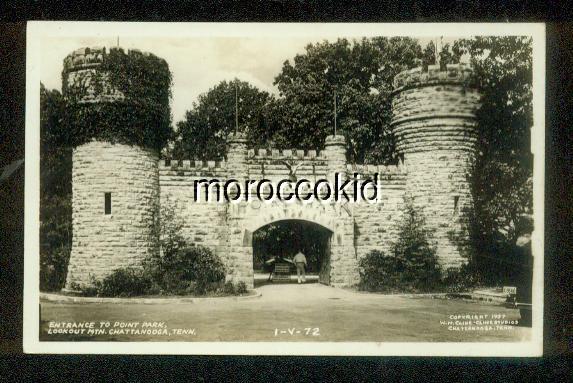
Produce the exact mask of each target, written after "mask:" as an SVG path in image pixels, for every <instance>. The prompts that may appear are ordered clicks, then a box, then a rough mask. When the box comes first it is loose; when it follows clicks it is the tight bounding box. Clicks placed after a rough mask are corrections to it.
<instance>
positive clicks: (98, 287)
mask: <svg viewBox="0 0 573 383" xmlns="http://www.w3.org/2000/svg"><path fill="white" fill-rule="evenodd" d="M93 285H94V286H93V288H91V289H89V288H88V289H83V292H84V294H89V293H91V295H93V289H95V291H96V292H97V295H99V296H102V297H132V296H137V295H146V294H148V293H149V291H150V289H151V288H152V286H153V281H152V280H151V278H150V277H149V275H147V274H146V273H145V272H144V271H143V270H142V269H141V268H134V267H126V268H121V269H116V270H114V271H113V272H112V273H111V274H110V275H108V276H107V277H105V278H104V279H103V280H102V281H94V282H93Z"/></svg>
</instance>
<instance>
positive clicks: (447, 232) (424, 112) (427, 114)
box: [392, 64, 480, 270]
mask: <svg viewBox="0 0 573 383" xmlns="http://www.w3.org/2000/svg"><path fill="white" fill-rule="evenodd" d="M471 74H472V72H471V69H470V68H469V67H467V66H466V65H463V64H452V65H448V66H447V70H446V71H440V67H439V66H438V65H430V66H429V67H428V70H427V71H423V70H422V69H421V68H414V69H411V70H408V71H405V72H402V73H400V74H398V75H397V76H396V78H395V79H394V88H395V90H394V98H393V103H392V108H393V120H392V127H393V130H394V134H395V136H396V142H397V149H398V151H399V152H400V153H401V154H402V155H403V156H404V157H403V159H404V164H405V165H406V168H407V169H408V175H407V180H406V196H407V197H410V198H412V202H413V205H414V207H415V208H417V209H420V211H421V212H423V215H424V216H425V218H426V223H427V226H428V227H429V228H431V229H433V230H434V238H435V239H436V241H437V255H438V261H439V263H440V265H441V267H442V269H443V270H446V269H448V268H450V267H454V268H457V267H459V266H461V265H462V264H464V263H466V262H467V261H466V259H465V258H464V257H463V255H462V249H463V245H464V244H465V243H466V241H467V239H468V233H467V229H466V228H465V225H464V221H466V220H467V215H466V214H465V212H466V211H467V209H471V208H472V205H473V204H472V198H471V194H470V186H469V180H468V177H469V175H470V171H471V167H472V163H473V160H474V157H475V150H476V141H477V127H476V117H475V112H476V110H477V108H478V107H479V102H480V94H479V93H478V91H477V89H476V88H475V87H474V86H473V84H472V82H471ZM460 246H462V247H460Z"/></svg>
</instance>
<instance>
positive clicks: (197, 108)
mask: <svg viewBox="0 0 573 383" xmlns="http://www.w3.org/2000/svg"><path fill="white" fill-rule="evenodd" d="M235 91H236V92H237V101H238V122H239V130H240V131H241V132H244V133H246V134H247V140H248V143H249V145H250V146H255V145H257V144H262V143H264V142H266V140H268V138H269V134H270V131H269V129H267V126H266V123H265V118H264V112H265V111H264V108H265V105H267V103H270V102H272V97H271V96H270V95H269V94H268V93H267V92H263V91H260V90H259V89H257V88H256V87H254V86H252V85H250V84H249V83H247V82H244V81H240V80H238V79H235V80H233V81H222V82H220V83H219V84H218V85H217V86H215V87H214V88H212V89H210V90H209V91H208V92H206V93H204V94H201V95H200V96H199V99H198V101H197V102H194V103H193V108H192V109H191V110H189V111H187V112H186V114H185V120H184V121H181V122H179V123H178V124H177V127H178V132H177V135H178V137H177V141H176V143H175V148H174V150H173V156H174V157H175V158H177V157H179V158H195V159H202V160H221V159H222V158H223V157H224V156H225V154H226V140H227V136H228V135H229V134H230V133H232V132H233V131H235V95H236V94H235Z"/></svg>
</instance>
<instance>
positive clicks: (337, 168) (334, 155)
mask: <svg viewBox="0 0 573 383" xmlns="http://www.w3.org/2000/svg"><path fill="white" fill-rule="evenodd" d="M323 155H324V157H326V160H327V161H328V180H329V181H330V182H331V183H332V184H333V185H334V176H335V174H336V173H339V174H341V175H342V176H343V178H346V139H345V138H344V136H341V135H336V136H334V135H333V136H328V137H326V141H325V143H324V152H323Z"/></svg>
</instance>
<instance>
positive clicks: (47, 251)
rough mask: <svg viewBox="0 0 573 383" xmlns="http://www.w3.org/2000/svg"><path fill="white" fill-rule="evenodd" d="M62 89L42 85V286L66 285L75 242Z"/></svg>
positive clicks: (53, 288)
mask: <svg viewBox="0 0 573 383" xmlns="http://www.w3.org/2000/svg"><path fill="white" fill-rule="evenodd" d="M63 111H64V102H63V99H62V95H61V94H60V92H58V91H56V90H52V91H50V90H46V88H45V87H44V86H43V85H42V84H41V85H40V137H41V138H40V141H41V144H40V157H41V159H42V161H41V164H40V277H41V278H40V282H41V285H40V287H41V288H42V289H43V290H59V289H61V288H62V287H63V285H64V282H65V278H66V272H67V266H68V259H69V256H70V251H71V241H72V203H71V202H72V182H71V178H72V150H71V147H69V146H68V145H67V142H69V141H68V140H69V137H68V131H67V130H66V129H65V125H64V124H63V123H62V116H63Z"/></svg>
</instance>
